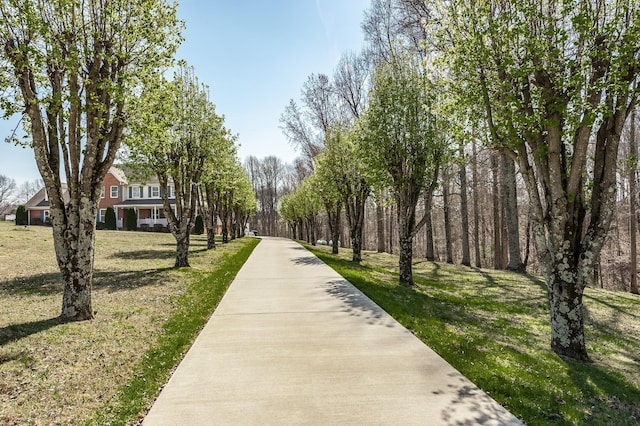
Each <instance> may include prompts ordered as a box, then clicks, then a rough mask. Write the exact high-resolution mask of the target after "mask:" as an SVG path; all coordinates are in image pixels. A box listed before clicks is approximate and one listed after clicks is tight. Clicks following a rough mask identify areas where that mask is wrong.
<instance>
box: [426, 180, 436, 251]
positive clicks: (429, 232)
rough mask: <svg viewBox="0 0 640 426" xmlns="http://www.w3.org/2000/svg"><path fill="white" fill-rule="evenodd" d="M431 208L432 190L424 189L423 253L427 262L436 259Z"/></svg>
mask: <svg viewBox="0 0 640 426" xmlns="http://www.w3.org/2000/svg"><path fill="white" fill-rule="evenodd" d="M432 208H433V191H428V190H427V191H425V193H424V214H425V217H426V220H425V222H424V231H425V248H424V251H425V255H424V257H425V258H426V259H427V260H428V261H429V262H434V261H435V260H436V252H435V248H434V245H433V220H432V218H431V210H432Z"/></svg>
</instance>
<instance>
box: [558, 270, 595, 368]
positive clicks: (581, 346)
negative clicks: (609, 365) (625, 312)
mask: <svg viewBox="0 0 640 426" xmlns="http://www.w3.org/2000/svg"><path fill="white" fill-rule="evenodd" d="M557 266H558V267H556V268H554V274H553V277H552V280H551V282H550V284H549V290H548V293H549V305H550V314H551V349H553V351H554V352H555V353H557V354H558V355H560V356H564V357H568V358H572V359H577V360H581V361H589V357H588V356H587V349H586V346H585V340H584V309H583V306H582V295H583V290H582V289H583V288H584V284H585V283H576V282H575V281H573V280H570V281H566V279H567V278H573V277H576V276H577V277H580V276H583V272H581V271H576V272H577V273H576V274H568V273H566V272H565V271H563V269H562V267H560V265H557ZM589 275H591V274H589Z"/></svg>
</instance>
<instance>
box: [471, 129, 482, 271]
mask: <svg viewBox="0 0 640 426" xmlns="http://www.w3.org/2000/svg"><path fill="white" fill-rule="evenodd" d="M477 154H478V153H477V148H476V140H475V139H474V140H473V161H472V163H471V173H472V177H473V239H474V249H475V255H476V267H477V268H481V267H482V261H481V257H480V235H479V233H480V209H479V207H478V198H479V194H478V155H477Z"/></svg>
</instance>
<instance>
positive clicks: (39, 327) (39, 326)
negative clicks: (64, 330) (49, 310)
mask: <svg viewBox="0 0 640 426" xmlns="http://www.w3.org/2000/svg"><path fill="white" fill-rule="evenodd" d="M60 324H63V321H60V319H58V318H50V319H46V320H39V321H31V322H26V323H23V324H12V325H9V326H6V327H1V328H0V346H4V345H6V344H7V343H9V342H13V341H15V340H20V339H23V338H25V337H28V336H31V335H32V334H36V333H39V332H41V331H44V330H48V329H50V328H53V327H55V326H57V325H60Z"/></svg>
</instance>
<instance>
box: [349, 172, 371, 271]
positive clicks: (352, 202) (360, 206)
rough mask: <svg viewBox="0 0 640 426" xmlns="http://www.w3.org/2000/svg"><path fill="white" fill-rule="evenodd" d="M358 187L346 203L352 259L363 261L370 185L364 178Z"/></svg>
mask: <svg viewBox="0 0 640 426" xmlns="http://www.w3.org/2000/svg"><path fill="white" fill-rule="evenodd" d="M354 186H355V187H356V188H355V189H354V190H353V192H352V193H351V196H349V197H348V198H347V199H345V200H343V201H344V203H345V210H346V213H347V223H348V225H349V237H350V238H351V252H352V259H351V260H352V261H353V262H360V261H362V231H363V229H364V205H365V203H366V202H367V196H368V193H369V186H368V185H367V183H366V182H365V181H364V180H360V181H358V182H357V184H356V185H354Z"/></svg>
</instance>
